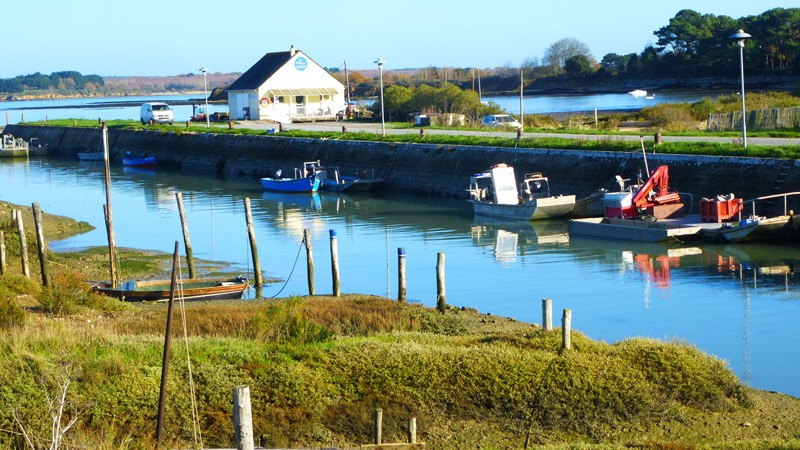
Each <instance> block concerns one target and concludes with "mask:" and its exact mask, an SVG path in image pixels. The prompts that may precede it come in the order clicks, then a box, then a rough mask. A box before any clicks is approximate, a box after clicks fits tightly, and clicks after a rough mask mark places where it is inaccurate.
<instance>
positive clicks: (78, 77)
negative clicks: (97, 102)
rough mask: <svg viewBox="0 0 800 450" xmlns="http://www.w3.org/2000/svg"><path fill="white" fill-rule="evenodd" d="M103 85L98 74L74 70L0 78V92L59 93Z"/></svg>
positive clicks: (84, 90) (87, 89) (93, 88)
mask: <svg viewBox="0 0 800 450" xmlns="http://www.w3.org/2000/svg"><path fill="white" fill-rule="evenodd" d="M103 86H105V81H104V80H103V77H101V76H100V75H83V74H81V73H80V72H76V71H74V70H67V71H62V72H53V73H51V74H50V75H44V74H42V73H39V72H36V73H34V74H30V75H19V76H16V77H14V78H8V79H0V92H4V93H7V94H22V93H24V92H26V91H31V90H36V91H57V92H60V93H71V92H95V91H97V90H98V89H99V88H102V87H103Z"/></svg>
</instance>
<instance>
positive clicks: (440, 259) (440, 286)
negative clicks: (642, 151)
mask: <svg viewBox="0 0 800 450" xmlns="http://www.w3.org/2000/svg"><path fill="white" fill-rule="evenodd" d="M444 291H445V287H444V252H439V253H438V254H437V255H436V309H438V310H439V312H441V313H443V312H444V311H445V308H446V307H447V299H446V298H445V293H444Z"/></svg>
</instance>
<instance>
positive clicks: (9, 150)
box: [0, 134, 28, 158]
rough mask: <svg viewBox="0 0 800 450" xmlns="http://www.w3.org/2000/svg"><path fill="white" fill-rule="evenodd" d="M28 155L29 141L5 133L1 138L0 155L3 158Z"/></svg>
mask: <svg viewBox="0 0 800 450" xmlns="http://www.w3.org/2000/svg"><path fill="white" fill-rule="evenodd" d="M27 156H28V143H27V142H25V141H24V140H23V139H22V138H15V137H14V136H12V135H10V134H4V135H3V139H2V140H0V157H2V158H25V157H27Z"/></svg>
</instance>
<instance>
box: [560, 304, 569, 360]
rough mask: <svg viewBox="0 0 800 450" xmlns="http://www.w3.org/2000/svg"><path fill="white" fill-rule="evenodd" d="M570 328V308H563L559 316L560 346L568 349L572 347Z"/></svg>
mask: <svg viewBox="0 0 800 450" xmlns="http://www.w3.org/2000/svg"><path fill="white" fill-rule="evenodd" d="M571 330H572V310H571V309H565V310H564V315H563V316H561V347H562V348H563V349H564V350H569V349H570V348H571V347H572V342H571V337H570V331H571Z"/></svg>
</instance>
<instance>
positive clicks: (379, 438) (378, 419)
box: [375, 408, 383, 445]
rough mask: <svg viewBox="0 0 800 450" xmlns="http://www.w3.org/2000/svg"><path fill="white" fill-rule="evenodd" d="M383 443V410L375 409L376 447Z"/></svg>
mask: <svg viewBox="0 0 800 450" xmlns="http://www.w3.org/2000/svg"><path fill="white" fill-rule="evenodd" d="M382 443H383V410H382V409H380V408H376V409H375V445H381V444H382Z"/></svg>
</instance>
